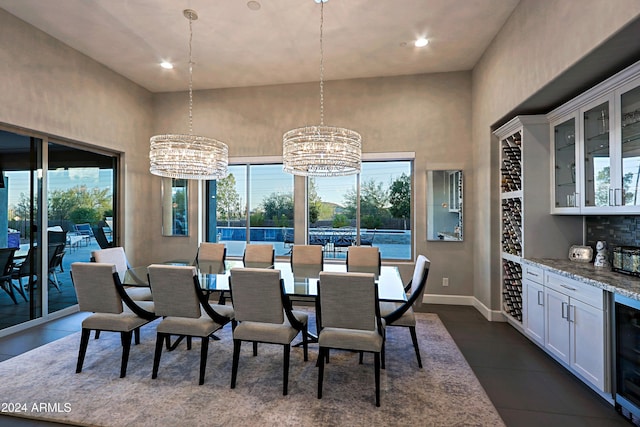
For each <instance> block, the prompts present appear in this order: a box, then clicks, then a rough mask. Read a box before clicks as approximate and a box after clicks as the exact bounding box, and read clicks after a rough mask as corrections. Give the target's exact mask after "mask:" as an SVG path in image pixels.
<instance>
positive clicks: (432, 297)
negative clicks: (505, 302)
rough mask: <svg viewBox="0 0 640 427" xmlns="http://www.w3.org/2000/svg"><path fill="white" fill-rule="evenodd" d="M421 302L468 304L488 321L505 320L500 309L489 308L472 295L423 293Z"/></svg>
mask: <svg viewBox="0 0 640 427" xmlns="http://www.w3.org/2000/svg"><path fill="white" fill-rule="evenodd" d="M422 302H423V303H425V304H445V305H470V306H472V307H474V308H475V309H476V310H478V311H479V312H480V314H482V315H483V316H484V317H485V319H487V320H488V321H490V322H506V319H505V317H504V316H503V315H502V311H500V310H491V309H489V307H487V306H486V305H484V304H483V303H482V302H481V301H480V300H478V299H477V298H476V297H474V296H469V295H436V294H425V295H424V296H423V297H422Z"/></svg>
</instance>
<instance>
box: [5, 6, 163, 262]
mask: <svg viewBox="0 0 640 427" xmlns="http://www.w3.org/2000/svg"><path fill="white" fill-rule="evenodd" d="M0 46H1V48H0V93H2V102H0V123H6V124H10V125H13V126H18V127H23V128H26V129H30V130H32V131H37V132H42V133H46V134H49V135H56V136H58V137H60V138H63V139H65V140H70V141H79V142H82V143H86V144H91V145H95V146H100V147H105V148H108V149H111V150H114V151H118V152H121V153H123V163H122V166H123V171H124V174H123V194H124V203H123V208H124V212H121V214H122V213H124V215H121V216H120V217H121V218H124V222H123V223H122V226H123V231H124V242H125V245H126V250H127V253H128V254H129V256H130V257H131V258H132V262H136V261H137V256H138V255H139V254H141V253H142V252H144V251H146V250H147V243H148V242H149V239H150V238H151V235H152V233H151V230H159V229H160V220H159V219H156V218H155V217H154V216H153V215H136V214H135V212H149V210H150V209H153V207H159V203H156V204H153V202H152V201H151V199H150V197H149V195H150V194H151V184H152V181H151V180H150V179H149V160H148V152H149V148H148V147H149V145H148V144H149V136H150V130H151V108H152V106H151V94H150V93H149V92H147V91H146V90H144V89H142V88H140V87H139V86H137V85H135V84H133V83H131V82H130V81H129V80H127V79H125V78H123V77H122V76H120V75H118V74H115V73H114V72H112V71H110V70H109V69H107V68H105V67H104V66H102V65H100V64H98V63H96V62H95V61H93V60H92V59H90V58H88V57H86V56H84V55H82V54H80V53H78V52H77V51H75V50H73V49H71V48H69V47H68V46H66V45H64V44H62V43H60V42H59V41H57V40H55V39H53V38H51V37H50V36H48V35H46V34H45V33H43V32H41V31H39V30H37V29H35V28H33V27H32V26H30V25H28V24H26V23H25V22H23V21H21V20H19V19H17V18H15V17H14V16H12V15H10V14H8V13H6V12H5V11H4V10H2V9H0ZM153 234H156V233H153Z"/></svg>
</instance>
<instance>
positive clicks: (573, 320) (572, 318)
mask: <svg viewBox="0 0 640 427" xmlns="http://www.w3.org/2000/svg"><path fill="white" fill-rule="evenodd" d="M572 310H573V314H571V311H572ZM567 320H568V321H569V322H571V323H576V306H575V305H569V306H568V307H567Z"/></svg>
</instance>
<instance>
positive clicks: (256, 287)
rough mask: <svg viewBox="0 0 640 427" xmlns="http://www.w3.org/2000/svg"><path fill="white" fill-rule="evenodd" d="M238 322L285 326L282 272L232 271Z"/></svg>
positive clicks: (262, 269) (235, 314) (231, 281)
mask: <svg viewBox="0 0 640 427" xmlns="http://www.w3.org/2000/svg"><path fill="white" fill-rule="evenodd" d="M229 288H230V289H231V298H232V299H233V310H234V317H235V320H237V321H239V322H243V321H248V322H262V323H275V324H281V323H283V322H284V307H283V305H282V293H283V292H284V291H283V290H282V283H281V281H280V270H274V269H269V268H232V269H231V276H230V279H229Z"/></svg>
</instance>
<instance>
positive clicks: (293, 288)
mask: <svg viewBox="0 0 640 427" xmlns="http://www.w3.org/2000/svg"><path fill="white" fill-rule="evenodd" d="M163 264H170V265H171V264H173V265H190V263H188V262H180V261H177V262H173V261H171V262H165V263H163ZM195 267H196V269H197V272H198V278H199V281H200V286H201V288H202V289H203V290H204V291H207V292H215V291H218V292H228V291H229V275H230V272H231V269H232V268H243V267H253V268H274V269H276V270H280V276H281V277H282V279H283V281H284V288H285V292H286V293H287V294H288V295H289V296H291V297H316V296H317V294H318V280H319V275H320V271H321V270H320V269H318V268H317V267H313V266H300V265H297V266H292V265H291V264H290V263H289V262H285V261H283V262H275V263H274V264H273V265H271V264H259V263H257V264H255V263H254V264H249V263H247V265H245V263H243V261H242V260H227V261H225V262H224V264H223V263H219V262H218V263H216V262H202V261H201V262H199V263H198V265H195ZM322 271H324V272H346V271H347V267H346V265H345V264H333V263H326V264H325V265H324V268H323V269H322ZM351 271H354V270H351ZM357 272H363V273H373V274H374V277H375V282H376V284H377V285H378V298H379V299H380V300H381V301H398V302H401V301H406V299H407V296H406V293H405V291H404V285H403V283H402V278H401V277H400V272H399V270H398V267H395V266H387V265H384V266H382V267H381V268H380V272H379V274H378V271H377V268H375V269H367V268H364V267H360V268H359V269H358V270H357ZM122 283H123V285H125V286H149V282H148V279H147V266H142V267H134V268H131V269H129V270H127V272H126V274H125V277H124V279H123V281H122Z"/></svg>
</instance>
